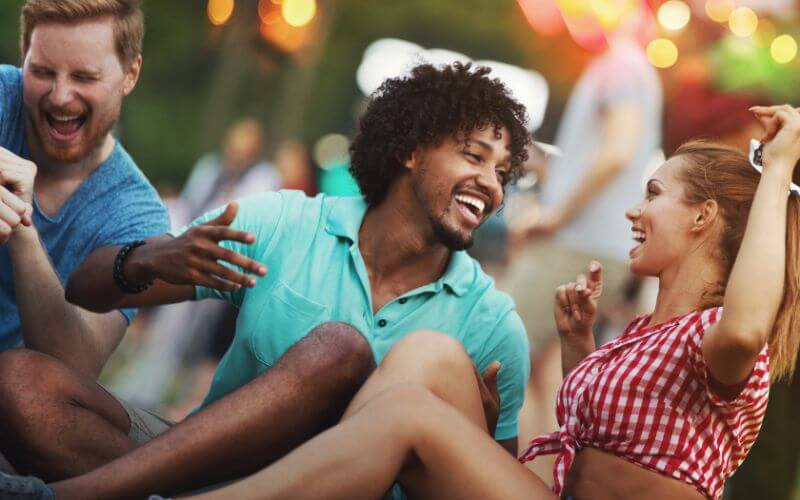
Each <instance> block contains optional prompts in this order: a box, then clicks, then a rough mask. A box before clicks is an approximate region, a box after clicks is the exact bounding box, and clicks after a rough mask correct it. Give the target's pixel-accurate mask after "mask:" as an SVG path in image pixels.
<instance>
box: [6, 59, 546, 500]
mask: <svg viewBox="0 0 800 500" xmlns="http://www.w3.org/2000/svg"><path fill="white" fill-rule="evenodd" d="M488 73H489V70H488V69H484V68H478V69H475V68H472V67H471V66H469V65H461V64H454V65H452V66H445V67H442V68H436V67H433V66H431V65H422V66H418V67H416V68H414V69H413V71H412V72H411V74H410V75H409V76H407V77H403V78H396V79H391V80H388V81H386V82H385V83H384V84H383V85H382V86H381V87H380V88H379V89H378V91H377V92H376V93H375V95H373V97H372V99H371V101H370V103H369V106H368V108H367V110H366V112H365V114H364V116H363V117H362V119H361V122H360V126H359V131H358V135H357V137H356V138H355V140H354V142H353V145H352V148H351V153H352V167H351V168H352V173H353V175H354V177H355V179H356V180H357V181H358V183H359V186H360V188H361V190H362V192H363V199H362V198H337V197H328V196H318V197H316V198H307V197H306V196H304V195H303V194H302V193H300V192H293V191H281V192H277V193H268V194H259V195H255V196H252V197H249V198H245V199H243V200H240V201H239V202H238V203H233V204H230V205H228V206H227V207H226V208H224V209H220V210H217V211H214V212H212V213H209V214H207V215H205V216H202V217H200V218H199V219H197V220H196V221H195V222H194V223H193V224H192V225H191V226H189V227H188V228H182V229H180V230H177V231H175V232H174V234H172V235H165V236H161V237H157V238H153V239H151V240H148V241H147V243H146V244H144V245H142V246H139V247H137V248H135V249H133V250H131V251H130V253H129V254H127V255H126V256H125V258H124V259H123V262H122V263H121V272H122V275H123V278H124V280H125V282H127V283H128V284H130V286H131V287H144V286H147V284H151V286H149V288H147V290H146V291H143V292H141V293H137V294H124V293H122V292H120V291H118V290H117V289H116V288H114V287H113V286H111V285H109V284H108V283H107V282H106V281H107V280H108V279H109V278H108V277H107V276H106V277H97V276H94V275H89V274H87V273H83V269H79V270H78V271H77V272H76V273H75V274H73V276H72V277H71V278H70V282H69V286H68V290H67V295H68V297H69V298H70V300H72V301H74V302H75V303H77V304H80V305H81V306H83V307H86V308H88V309H90V310H94V311H104V310H109V309H111V308H115V307H119V306H120V305H133V304H137V305H143V304H156V303H159V304H160V303H172V302H177V301H182V300H192V299H202V298H208V297H214V298H219V299H223V300H227V301H229V302H231V303H233V304H234V305H236V306H238V307H240V308H241V312H240V315H239V319H238V323H237V332H236V337H235V339H234V341H233V344H232V346H231V347H230V349H229V350H228V352H227V353H226V354H225V357H224V358H223V359H222V361H221V363H220V365H219V367H218V369H217V372H216V374H215V376H214V380H213V383H212V386H211V389H210V391H209V393H208V395H207V397H206V399H205V401H204V403H203V405H202V406H201V408H200V409H198V410H197V411H196V412H195V413H194V414H192V415H191V416H189V417H188V418H187V419H186V420H184V421H183V422H181V423H179V424H175V425H172V424H171V423H168V422H165V421H162V420H157V419H150V420H148V423H147V425H146V426H145V427H147V428H146V429H144V430H143V432H142V433H141V434H146V436H144V437H143V438H140V442H143V441H148V442H146V443H144V444H141V445H137V444H136V443H133V441H131V438H130V437H129V435H128V431H129V429H128V428H127V427H126V425H125V418H124V415H125V412H126V411H128V412H129V414H130V410H129V409H128V408H126V407H125V405H124V404H123V403H121V402H119V401H116V400H112V401H109V400H108V399H105V400H102V401H101V399H102V398H100V397H99V395H97V397H95V398H94V399H93V400H92V401H93V404H94V405H95V406H90V407H87V408H86V410H87V415H89V414H90V415H89V416H87V418H91V419H94V420H95V421H103V422H105V426H106V427H115V428H116V435H115V439H116V440H115V441H114V443H112V444H115V445H114V446H112V445H111V444H109V445H108V446H105V447H102V446H99V444H100V443H98V442H97V440H95V444H97V445H98V446H97V448H96V449H95V450H91V452H93V453H95V455H94V456H93V457H91V460H88V459H87V460H85V462H84V463H91V464H94V466H91V467H86V470H85V471H83V472H86V473H85V474H83V475H81V476H78V477H74V478H72V479H68V480H66V481H61V482H57V483H54V484H52V485H51V486H44V484H43V483H42V482H41V481H38V480H34V479H31V478H27V479H20V478H11V477H8V476H6V477H2V478H0V491H2V488H3V486H2V483H3V481H6V486H5V488H7V489H10V488H13V487H18V486H20V484H21V483H20V482H24V481H27V483H26V484H27V486H31V485H35V487H33V490H36V491H38V492H41V493H42V494H43V495H44V496H43V497H42V498H47V495H52V494H53V493H55V495H56V496H57V497H58V498H84V497H86V496H87V495H89V494H91V496H93V497H97V498H121V497H131V496H141V495H144V494H148V493H154V492H158V493H161V494H164V493H167V494H172V493H177V492H182V491H187V490H190V489H192V488H198V487H202V486H206V485H209V484H214V483H218V482H221V481H225V480H230V479H233V478H236V477H241V476H244V475H246V474H250V473H252V472H255V471H256V470H258V469H260V468H262V467H264V466H265V465H267V464H268V463H270V462H272V461H275V460H276V459H277V458H279V457H280V456H282V455H284V454H286V453H287V452H288V451H289V450H291V449H292V448H294V447H296V446H297V445H298V444H300V443H302V442H303V441H305V440H307V439H309V438H310V437H312V436H313V435H315V434H317V433H319V432H321V431H322V430H323V429H325V428H326V427H328V426H330V425H332V424H334V423H335V422H336V421H337V420H338V419H339V417H340V416H341V414H342V412H343V411H344V410H345V408H346V406H347V404H348V403H349V401H350V399H351V398H352V396H353V395H354V394H355V392H356V391H357V390H358V388H359V387H360V385H361V384H362V383H363V381H364V380H365V379H366V378H367V376H368V375H369V374H370V372H371V371H372V370H373V369H374V366H375V361H378V362H380V361H381V360H382V358H383V357H384V356H385V355H386V353H387V351H389V349H390V348H391V347H392V346H393V345H394V344H396V343H397V342H398V341H399V340H401V339H402V338H404V337H406V336H407V335H409V334H411V333H412V332H414V331H419V330H435V331H438V332H442V333H444V334H446V335H449V336H450V337H453V338H455V339H457V340H458V341H459V342H460V343H461V344H462V345H463V346H464V348H465V349H466V351H467V352H468V353H469V355H470V357H471V359H472V360H473V362H474V365H475V368H476V377H477V379H478V380H479V385H480V386H481V388H482V394H483V399H484V410H485V413H486V418H487V423H488V426H487V427H488V428H489V429H490V432H493V433H494V437H495V439H496V440H497V441H499V442H500V443H501V444H503V445H504V446H505V447H506V448H507V449H508V451H509V453H512V454H516V451H517V442H516V441H517V413H518V411H519V409H520V406H521V405H522V398H523V391H524V387H525V384H526V382H527V379H528V375H529V371H530V366H529V359H528V354H527V353H528V345H527V337H526V335H525V332H524V329H523V326H522V323H521V320H520V318H519V316H518V315H517V313H516V310H515V307H514V304H513V302H512V301H511V299H510V297H508V296H507V295H505V294H503V293H501V292H499V291H497V290H496V289H495V288H494V283H493V281H492V280H491V278H489V277H488V276H487V275H486V274H484V273H483V271H482V270H481V269H480V266H479V265H478V263H477V262H476V261H475V260H474V259H472V258H471V257H469V256H468V255H467V253H466V252H465V251H464V250H465V249H466V248H468V247H469V246H470V244H471V243H472V235H473V233H474V231H475V229H477V227H478V226H480V224H481V223H482V222H483V221H485V220H486V218H487V217H489V216H490V215H491V214H492V213H493V212H494V211H495V210H496V209H497V208H498V207H499V206H500V205H501V204H502V201H503V192H504V187H505V185H506V184H507V183H508V182H509V181H511V180H512V179H513V178H515V177H516V176H517V175H518V172H519V169H520V165H521V163H522V162H523V161H524V159H525V156H526V153H525V151H526V149H525V148H526V146H527V144H528V142H529V136H528V133H527V131H526V128H525V121H526V114H525V110H524V108H523V107H522V106H521V105H520V104H518V103H517V102H516V101H514V100H513V99H512V98H511V97H510V95H509V93H508V91H507V90H506V88H505V87H504V86H503V85H502V84H501V83H500V82H499V81H498V80H493V79H491V78H489V76H488ZM218 250H220V251H224V252H226V253H224V254H220V253H215V252H217V251H218ZM221 255H225V258H226V260H227V261H229V262H233V263H235V264H238V265H239V266H240V267H241V268H242V269H233V268H229V267H221V266H219V265H217V264H216V263H215V262H214V260H215V259H216V258H219V256H221ZM262 265H264V266H265V268H264V269H261V267H262ZM266 269H269V271H268V273H267V272H266ZM240 271H244V272H248V271H249V272H251V273H255V274H262V275H263V277H261V278H259V279H258V280H256V279H254V278H252V277H251V276H250V275H247V274H244V273H243V272H240ZM108 274H109V275H111V274H112V273H111V270H109V273H108ZM103 280H106V281H103ZM98 290H100V291H101V292H98ZM424 358H425V356H421V357H420V359H419V364H418V365H415V366H414V367H410V369H409V370H408V378H409V381H418V382H421V383H425V381H426V380H429V379H430V380H432V379H433V378H434V377H426V374H430V372H431V370H434V369H438V368H439V367H436V366H433V365H434V364H436V363H440V362H441V360H439V361H434V360H432V359H427V360H426V359H424ZM479 373H482V374H483V375H482V376H480V375H478V374H479ZM65 376H66V374H65ZM70 376H73V377H74V376H75V375H74V374H71V375H70ZM87 385H88V382H85V381H84V383H83V386H82V390H83V391H84V393H85V394H88V395H85V396H84V397H87V398H88V397H89V396H90V395H91V394H89V393H90V392H91V391H95V392H97V391H99V390H100V389H99V387H91V388H87ZM69 396H70V397H75V396H76V395H69ZM131 420H133V418H131ZM79 430H80V426H76V428H75V431H79ZM166 430H169V432H165V433H164V434H163V435H160V436H157V435H158V434H160V433H161V432H164V431H166ZM87 432H89V431H88V430H87ZM125 440H128V441H129V444H128V445H127V446H124V444H125V442H126V441H125ZM31 442H32V445H33V444H35V440H31ZM120 443H122V445H120ZM86 453H87V454H88V453H90V450H87V451H86ZM376 453H380V450H376ZM103 461H105V462H108V463H106V464H105V465H103V466H101V467H98V468H95V467H96V466H97V465H99V464H100V463H101V462H103ZM92 469H93V470H92Z"/></svg>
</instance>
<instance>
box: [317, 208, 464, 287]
mask: <svg viewBox="0 0 800 500" xmlns="http://www.w3.org/2000/svg"><path fill="white" fill-rule="evenodd" d="M366 213H367V204H366V202H365V201H364V199H363V198H360V197H342V198H339V199H337V200H336V203H335V205H334V206H333V207H332V208H331V211H330V214H329V215H328V222H327V225H326V227H325V229H326V230H327V231H328V232H329V233H331V234H333V235H334V236H339V237H342V238H347V239H348V240H350V242H351V243H355V244H356V245H355V246H356V249H358V245H357V243H358V232H359V230H360V229H361V222H362V221H363V220H364V214H366ZM358 251H359V253H360V250H358ZM474 274H475V267H474V263H473V261H472V257H470V256H469V255H468V254H467V252H465V251H463V250H461V251H457V252H453V253H452V255H451V256H450V262H449V263H448V264H447V269H446V270H445V272H444V274H443V275H442V277H441V278H439V279H438V280H437V281H435V282H434V283H431V284H429V285H426V286H424V287H422V288H420V289H418V292H423V291H432V292H437V293H438V292H439V291H441V289H442V287H443V286H446V287H447V288H448V289H450V291H452V292H453V293H454V294H456V295H457V296H459V297H461V296H462V295H464V294H465V293H467V291H468V290H469V287H470V284H471V283H472V282H473V281H474Z"/></svg>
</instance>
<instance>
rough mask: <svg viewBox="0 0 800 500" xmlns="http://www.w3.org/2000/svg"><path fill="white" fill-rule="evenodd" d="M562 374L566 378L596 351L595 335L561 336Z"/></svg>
mask: <svg viewBox="0 0 800 500" xmlns="http://www.w3.org/2000/svg"><path fill="white" fill-rule="evenodd" d="M559 337H560V339H561V372H562V375H563V376H564V377H566V376H567V375H569V373H570V372H571V371H572V370H574V369H575V367H576V366H578V363H580V362H581V361H583V360H584V359H585V358H586V357H587V356H588V355H590V354H591V353H593V352H594V351H595V344H594V335H592V334H591V333H589V334H588V335H576V334H572V333H567V334H560V335H559Z"/></svg>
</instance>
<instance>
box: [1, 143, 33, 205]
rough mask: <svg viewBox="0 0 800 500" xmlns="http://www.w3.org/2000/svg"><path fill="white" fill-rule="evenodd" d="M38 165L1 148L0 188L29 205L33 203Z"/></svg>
mask: <svg viewBox="0 0 800 500" xmlns="http://www.w3.org/2000/svg"><path fill="white" fill-rule="evenodd" d="M35 179H36V164H35V163H33V162H32V161H28V160H26V159H24V158H20V157H19V156H17V155H15V154H14V153H12V152H11V151H9V150H7V149H5V148H2V147H0V186H3V187H4V188H6V189H7V190H8V191H9V192H11V193H12V194H14V195H15V196H16V197H17V198H19V199H20V200H22V201H23V202H25V203H27V204H29V205H30V204H32V203H33V182H34V180H35Z"/></svg>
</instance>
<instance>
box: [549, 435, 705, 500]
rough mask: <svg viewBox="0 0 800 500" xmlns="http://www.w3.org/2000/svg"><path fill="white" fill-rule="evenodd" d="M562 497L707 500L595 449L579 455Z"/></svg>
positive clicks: (668, 479)
mask: <svg viewBox="0 0 800 500" xmlns="http://www.w3.org/2000/svg"><path fill="white" fill-rule="evenodd" d="M564 494H565V495H571V496H573V497H574V498H575V499H576V500H585V499H591V500H611V499H614V500H620V499H625V500H637V499H640V498H641V499H644V498H647V499H653V500H660V499H664V500H667V499H669V500H704V499H705V498H706V497H705V496H704V495H702V494H701V493H700V492H699V491H697V490H696V489H695V488H694V487H692V486H690V485H689V484H687V483H684V482H683V481H679V480H677V479H673V478H671V477H667V476H665V475H663V474H659V473H658V472H654V471H651V470H647V469H645V468H644V467H639V466H638V465H635V464H633V463H631V462H628V461H627V460H625V459H623V458H620V457H617V456H614V455H611V454H609V453H606V452H603V451H600V450H598V449H596V448H584V449H583V450H581V451H579V452H578V454H577V456H576V457H575V461H574V462H573V464H572V468H571V469H570V471H569V475H568V476H567V480H566V484H565V485H564Z"/></svg>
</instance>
